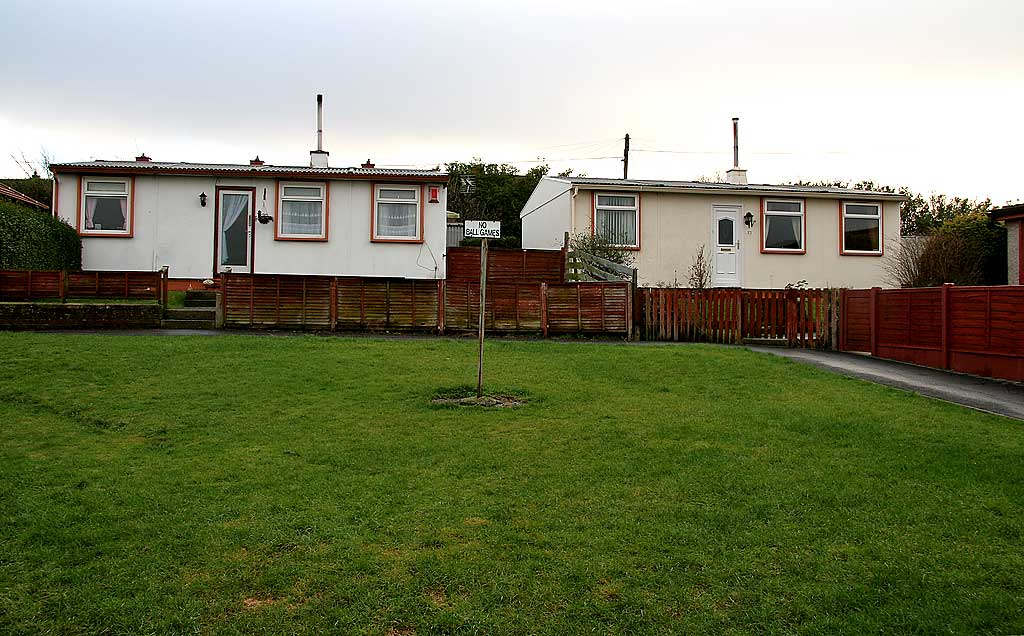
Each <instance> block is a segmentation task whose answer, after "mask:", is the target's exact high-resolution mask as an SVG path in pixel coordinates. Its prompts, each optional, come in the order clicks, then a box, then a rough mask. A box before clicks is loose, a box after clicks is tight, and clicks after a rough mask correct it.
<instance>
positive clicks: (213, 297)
mask: <svg viewBox="0 0 1024 636" xmlns="http://www.w3.org/2000/svg"><path fill="white" fill-rule="evenodd" d="M185 306H186V307H216V306H217V292H215V291H211V290H208V289H190V290H188V291H186V292H185Z"/></svg>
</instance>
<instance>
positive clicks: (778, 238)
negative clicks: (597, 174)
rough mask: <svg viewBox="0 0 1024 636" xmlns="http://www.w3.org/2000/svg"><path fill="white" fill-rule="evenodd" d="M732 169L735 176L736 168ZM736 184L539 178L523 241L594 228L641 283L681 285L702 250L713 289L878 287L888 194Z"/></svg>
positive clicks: (887, 233)
mask: <svg viewBox="0 0 1024 636" xmlns="http://www.w3.org/2000/svg"><path fill="white" fill-rule="evenodd" d="M737 173H738V174H737ZM729 178H730V180H735V181H736V182H735V183H703V182H693V181H646V180H634V179H594V178H583V177H569V178H555V177H545V178H543V179H542V180H541V181H540V183H539V184H538V185H537V187H536V189H535V190H534V192H533V194H532V195H531V197H530V199H529V201H527V203H526V205H525V206H524V207H523V210H522V212H521V217H522V223H523V247H524V248H532V249H551V250H555V249H560V248H561V247H562V246H563V244H564V237H565V235H566V233H568V234H569V235H577V234H595V233H596V234H599V235H601V236H603V237H605V238H607V239H608V240H609V241H610V242H612V243H613V244H616V245H618V246H620V247H622V248H623V249H626V250H632V251H634V252H635V258H634V264H633V266H634V267H636V268H637V275H638V278H639V281H640V283H641V284H643V285H659V286H666V285H667V286H686V285H687V279H688V275H689V271H690V268H691V265H692V264H693V262H694V258H695V255H696V254H697V253H698V252H699V250H700V249H701V246H704V248H705V250H706V252H705V253H706V254H707V256H708V258H709V260H710V262H711V284H712V285H713V286H715V287H747V288H780V287H784V286H786V285H787V284H797V283H799V282H801V281H805V282H806V284H807V285H808V286H810V287H871V286H876V285H877V286H884V285H885V280H886V275H885V271H884V266H883V258H882V257H883V256H884V255H885V254H887V253H890V252H891V251H892V250H893V249H894V248H895V247H896V245H897V243H898V241H899V233H900V202H901V201H902V200H903V197H901V196H900V195H896V194H890V193H885V192H872V191H865V190H849V189H840V188H819V187H798V186H777V185H756V184H749V185H748V184H747V183H745V181H746V175H745V172H744V171H742V170H738V169H734V170H730V171H729Z"/></svg>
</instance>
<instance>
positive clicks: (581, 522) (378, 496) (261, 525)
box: [0, 334, 1024, 635]
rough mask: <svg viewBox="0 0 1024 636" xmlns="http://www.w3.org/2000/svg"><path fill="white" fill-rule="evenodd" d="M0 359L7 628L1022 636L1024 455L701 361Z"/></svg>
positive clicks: (353, 346) (1018, 434)
mask: <svg viewBox="0 0 1024 636" xmlns="http://www.w3.org/2000/svg"><path fill="white" fill-rule="evenodd" d="M474 347H475V343H472V342H469V341H459V340H379V339H349V338H319V337H250V336H224V337H206V338H192V337H173V338H172V337H165V338H154V337H114V336H67V335H50V334H0V358H2V364H0V440H2V443H0V590H2V591H0V632H3V633H8V634H37V633H71V634H75V633H82V634H85V633H109V634H144V633H153V634H185V633H188V634H192V633H203V634H250V633H289V634H319V633H340V634H348V633H351V634H392V635H393V634H582V633H588V634H589V633H598V634H639V633H659V634H663V633H724V634H747V633H765V634H784V633H800V634H866V633H934V634H946V633H961V634H968V633H993V634H1007V633H1020V632H1024V582H1022V579H1021V573H1022V572H1024V556H1022V550H1021V534H1022V528H1024V514H1022V503H1024V461H1022V460H1024V430H1022V426H1021V424H1020V423H1018V422H1015V421H1011V420H1006V419H1002V418H999V417H996V416H991V415H985V414H981V413H976V412H972V411H968V410H965V409H962V408H959V407H956V406H952V405H949V404H945V403H940V402H935V401H931V400H928V399H925V398H921V397H918V396H914V395H910V394H907V393H902V392H899V391H895V390H891V389H888V388H884V387H879V386H874V385H870V384H866V383H863V382H860V381H856V380H852V379H847V378H842V377H838V376H833V375H829V374H826V373H824V372H821V371H818V370H815V369H812V368H809V367H805V366H800V365H797V364H795V363H791V362H788V361H785V360H781V359H776V358H772V357H768V356H762V355H759V354H754V353H751V352H748V351H745V350H742V349H736V348H715V347H710V346H652V347H637V346H627V345H597V344H586V343H557V342H549V343H534V342H492V343H488V346H487V349H488V367H487V377H488V379H489V381H490V383H491V386H492V387H493V388H495V389H497V390H500V391H505V392H511V393H518V394H522V395H526V396H528V397H529V403H528V404H527V405H525V406H523V407H520V408H514V409H495V410H485V409H477V408H460V407H444V406H436V405H431V404H430V403H429V401H430V398H431V397H432V396H433V395H434V394H436V393H437V392H438V390H442V389H445V388H451V387H457V386H459V385H462V384H465V383H466V382H471V381H472V380H473V379H474V374H475V364H474V363H475V359H474V353H475V349H474Z"/></svg>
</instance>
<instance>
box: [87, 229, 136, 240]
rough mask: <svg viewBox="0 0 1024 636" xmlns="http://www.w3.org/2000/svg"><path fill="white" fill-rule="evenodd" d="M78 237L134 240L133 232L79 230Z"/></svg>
mask: <svg viewBox="0 0 1024 636" xmlns="http://www.w3.org/2000/svg"><path fill="white" fill-rule="evenodd" d="M78 235H79V236H81V237H82V238H132V236H133V235H132V233H131V232H88V231H84V230H79V231H78Z"/></svg>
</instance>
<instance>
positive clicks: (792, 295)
mask: <svg viewBox="0 0 1024 636" xmlns="http://www.w3.org/2000/svg"><path fill="white" fill-rule="evenodd" d="M796 310H797V308H796V290H795V289H787V290H786V341H787V344H788V345H789V347H790V348H792V347H793V346H794V345H795V344H796V324H797V315H796Z"/></svg>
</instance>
